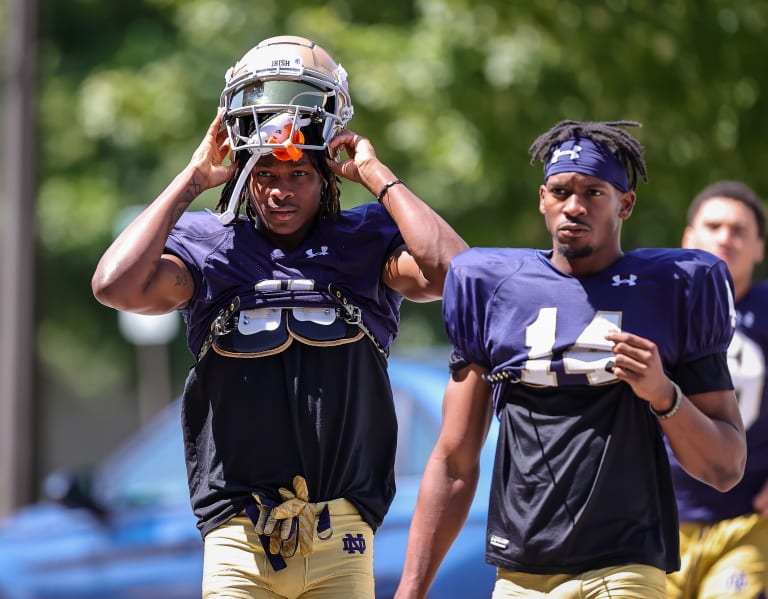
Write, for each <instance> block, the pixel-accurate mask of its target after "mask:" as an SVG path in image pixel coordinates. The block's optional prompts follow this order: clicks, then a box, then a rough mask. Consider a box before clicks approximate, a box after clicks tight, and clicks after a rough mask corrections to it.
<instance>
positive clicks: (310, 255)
mask: <svg viewBox="0 0 768 599" xmlns="http://www.w3.org/2000/svg"><path fill="white" fill-rule="evenodd" d="M306 254H307V258H316V257H317V256H327V255H328V246H327V245H321V246H320V251H319V252H316V251H315V250H314V249H312V248H310V249H308V250H307V251H306Z"/></svg>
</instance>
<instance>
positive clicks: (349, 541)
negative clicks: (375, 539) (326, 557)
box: [343, 533, 365, 555]
mask: <svg viewBox="0 0 768 599" xmlns="http://www.w3.org/2000/svg"><path fill="white" fill-rule="evenodd" d="M343 541H344V549H343V551H346V552H347V553H350V554H351V553H354V552H355V551H357V552H358V553H359V554H360V555H362V554H363V553H365V537H364V536H363V535H362V534H358V535H357V536H356V537H354V536H352V535H351V534H350V533H347V534H346V535H344V539H343Z"/></svg>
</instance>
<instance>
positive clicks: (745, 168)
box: [0, 0, 768, 516]
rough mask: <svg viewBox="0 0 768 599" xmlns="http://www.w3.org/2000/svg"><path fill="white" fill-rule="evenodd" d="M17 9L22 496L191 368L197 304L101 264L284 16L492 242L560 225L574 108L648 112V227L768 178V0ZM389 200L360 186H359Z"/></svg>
mask: <svg viewBox="0 0 768 599" xmlns="http://www.w3.org/2000/svg"><path fill="white" fill-rule="evenodd" d="M0 31H2V32H3V34H4V35H3V45H2V49H1V50H0V51H2V53H3V56H2V58H3V65H4V70H3V77H2V80H0V85H2V92H3V97H4V102H3V109H4V113H5V114H4V128H3V136H4V138H5V139H4V143H3V144H2V146H1V149H0V156H1V157H2V164H3V168H2V171H0V172H2V187H1V188H0V193H1V194H2V195H0V241H1V242H2V246H1V247H2V267H3V271H2V273H1V274H2V276H1V279H0V280H1V281H2V282H1V283H0V284H1V285H2V291H1V292H0V302H2V303H0V325H2V328H1V329H0V336H1V337H2V343H0V364H1V365H2V366H1V367H0V394H1V395H0V516H2V515H4V514H5V513H7V512H8V511H10V510H11V509H12V508H13V507H14V506H16V505H19V504H21V503H26V502H28V501H31V500H34V499H36V498H38V497H39V495H40V493H41V489H40V485H41V482H40V481H41V480H42V477H43V476H44V475H45V474H46V473H48V472H50V471H51V470H53V469H56V468H61V467H69V466H75V465H82V464H88V463H93V462H96V461H97V460H98V459H99V458H100V457H101V456H103V455H104V454H105V453H107V452H108V451H110V450H111V449H112V448H113V447H115V446H116V445H117V444H119V443H120V442H121V441H122V440H123V439H125V438H126V437H127V436H128V435H130V434H131V433H132V432H133V431H135V430H136V429H137V428H138V427H139V426H140V425H141V424H142V423H143V422H144V421H146V420H147V419H148V418H149V417H150V416H151V415H152V414H153V413H155V412H156V411H157V410H159V409H160V408H161V407H162V405H163V404H164V403H167V402H169V401H170V400H171V399H172V398H173V397H174V396H176V395H177V394H178V393H179V392H180V391H181V389H182V385H183V381H184V378H185V376H186V372H187V369H188V368H189V367H190V366H191V364H192V356H191V354H190V353H189V352H188V350H187V348H186V345H185V340H184V335H183V326H181V323H179V321H178V320H177V318H176V315H172V316H170V317H169V318H167V319H159V320H155V321H152V322H151V323H149V324H147V323H146V322H136V321H132V320H131V319H129V318H127V317H125V316H121V315H118V314H117V313H116V312H115V311H113V310H111V309H107V308H105V307H103V306H101V305H100V304H98V303H97V302H96V301H95V300H94V299H93V296H92V294H91V289H90V279H91V275H92V273H93V270H94V267H95V265H96V262H97V261H98V259H99V256H100V255H101V253H102V252H103V250H104V249H105V248H106V246H107V245H108V244H109V243H110V241H111V240H112V239H113V237H114V235H115V233H116V232H117V231H119V230H120V228H121V227H122V226H124V225H125V223H126V222H127V219H129V218H130V215H131V214H133V213H134V212H135V210H136V209H137V208H136V207H137V206H142V205H145V204H147V203H148V202H150V201H151V200H152V199H154V197H155V196H156V195H157V194H158V193H159V192H160V191H161V190H162V189H163V188H164V187H165V185H166V184H167V183H168V182H169V181H170V180H171V179H172V178H173V177H174V175H175V174H176V173H177V172H178V171H179V170H180V169H181V168H182V167H183V166H184V165H185V164H186V162H187V160H188V158H189V157H190V155H191V153H192V152H193V151H194V149H195V148H196V146H197V144H198V142H199V140H200V139H201V138H202V136H203V134H204V132H205V130H206V128H207V125H208V123H209V122H210V120H211V119H212V118H213V116H214V114H215V112H216V108H217V105H218V102H219V94H220V92H221V89H222V87H223V83H224V73H225V72H226V70H227V69H228V68H229V67H230V66H231V65H232V64H233V63H234V62H235V61H236V60H237V59H238V58H239V57H240V56H242V55H243V54H244V53H245V52H246V51H247V50H248V49H249V48H251V47H252V46H253V45H255V44H256V43H257V42H258V41H259V40H261V39H263V38H266V37H269V36H272V35H278V34H295V35H303V36H306V37H309V38H312V39H314V40H316V41H317V42H318V43H320V45H322V46H323V47H324V48H326V49H327V50H328V51H329V52H330V53H331V55H332V56H334V57H335V58H336V60H337V61H338V62H340V63H341V64H342V65H343V66H344V67H345V68H346V69H347V71H348V72H349V81H350V91H351V95H352V99H353V103H354V107H355V117H354V118H353V120H352V123H351V127H352V129H354V130H355V131H357V132H359V133H361V134H364V135H366V136H368V137H370V138H371V139H372V141H373V142H374V144H375V146H376V149H377V152H378V154H379V155H380V157H381V158H382V159H383V160H384V161H385V162H386V163H388V164H389V165H390V166H391V167H392V168H393V170H394V171H395V173H397V175H398V176H399V177H400V178H401V179H403V180H404V181H406V182H407V184H408V186H409V187H410V188H411V189H413V190H414V191H416V192H417V193H418V194H419V195H420V196H421V197H422V198H424V199H425V200H426V201H427V202H429V203H430V204H431V205H432V206H433V207H434V208H436V209H437V210H438V211H439V212H440V213H441V214H442V215H443V216H444V217H445V218H446V219H447V220H448V221H449V222H451V223H452V224H453V225H454V226H455V227H456V228H457V229H458V230H459V232H460V233H462V234H463V235H464V237H465V238H466V240H467V241H468V242H469V243H470V244H471V245H482V246H489V245H512V246H534V247H547V246H548V245H549V243H550V241H549V238H548V236H547V235H546V232H545V230H544V227H543V222H542V218H541V215H540V214H539V213H538V210H537V187H538V185H539V184H540V182H541V172H542V171H541V166H540V165H536V166H531V165H530V164H529V157H528V154H527V149H528V147H529V145H530V143H531V142H532V141H533V139H534V138H535V137H536V136H537V135H538V134H539V133H542V132H543V131H545V130H546V129H548V128H549V127H550V126H552V125H553V124H554V123H555V122H557V121H559V120H562V119H579V120H620V119H629V120H636V121H640V122H642V123H643V128H642V129H639V130H633V131H632V133H633V134H635V135H636V137H638V138H639V139H640V140H641V142H642V143H643V145H644V146H645V149H646V154H647V162H648V169H649V176H650V181H649V183H648V184H647V185H641V186H640V189H639V201H638V204H637V207H636V209H635V213H634V215H633V217H632V218H631V220H630V221H629V222H628V223H627V225H626V226H625V229H624V248H623V249H625V250H630V249H633V248H635V247H640V246H676V245H678V243H679V239H680V234H681V231H682V228H683V226H684V220H685V208H686V206H687V203H688V201H689V199H690V198H691V197H692V196H693V195H694V194H695V193H696V192H698V191H699V190H700V189H701V188H702V187H703V186H704V185H706V184H708V183H710V182H711V181H713V180H715V179H719V178H736V179H743V180H744V181H745V182H747V183H748V184H750V185H751V186H753V187H754V188H755V189H756V190H757V191H758V193H760V194H766V193H768V169H767V168H765V166H764V160H765V156H766V137H767V134H768V119H766V117H765V115H766V114H768V80H767V79H766V76H765V67H764V64H765V60H766V57H767V55H768V3H766V2H762V1H759V0H752V1H748V0H729V1H724V0H675V1H670V2H664V1H651V0H572V1H560V0H529V1H528V2H509V1H508V0H388V1H387V2H371V1H370V0H331V1H327V2H326V1H323V2H321V1H316V0H300V1H299V0H282V1H277V0H258V1H254V0H226V1H225V0H134V1H132V2H107V1H103V0H36V1H33V0H5V4H4V5H2V7H0ZM217 198H218V196H217V193H216V192H213V191H210V192H207V193H206V194H205V195H204V196H203V197H201V198H200V199H198V200H197V201H196V202H195V204H193V208H195V209H204V208H206V207H211V208H212V207H213V205H214V204H215V202H216V200H217ZM371 199H372V198H371V197H370V195H369V194H367V193H366V192H365V191H364V190H363V189H362V188H359V187H356V186H354V185H352V184H349V183H347V184H345V185H343V187H342V203H343V205H344V206H345V207H349V206H352V205H355V204H358V203H360V202H365V201H371ZM760 274H761V275H762V274H764V273H762V272H761V273H760ZM402 320H403V322H402V330H401V335H400V338H399V339H398V340H397V342H396V344H395V351H408V350H409V349H410V348H417V347H422V346H433V345H440V344H443V343H445V336H444V332H443V329H442V324H441V321H440V305H439V303H433V304H427V305H414V304H406V305H405V307H404V309H403V318H402ZM147 390H152V391H153V393H152V394H150V393H148V391H147ZM158 398H160V399H158ZM158 402H159V403H158Z"/></svg>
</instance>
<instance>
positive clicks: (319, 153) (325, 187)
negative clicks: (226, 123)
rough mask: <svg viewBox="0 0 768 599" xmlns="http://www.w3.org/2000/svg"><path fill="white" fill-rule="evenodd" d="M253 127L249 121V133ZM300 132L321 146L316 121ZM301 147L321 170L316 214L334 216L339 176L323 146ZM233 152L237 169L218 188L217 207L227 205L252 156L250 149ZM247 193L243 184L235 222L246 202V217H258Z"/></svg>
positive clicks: (339, 193)
mask: <svg viewBox="0 0 768 599" xmlns="http://www.w3.org/2000/svg"><path fill="white" fill-rule="evenodd" d="M254 130H255V124H254V123H250V125H249V131H248V134H249V135H252V134H253V131H254ZM302 132H303V133H304V134H305V136H306V141H307V144H309V145H315V146H320V145H322V144H323V138H322V134H321V132H320V128H319V126H318V125H317V124H316V123H313V124H312V125H309V126H306V127H304V128H303V129H302ZM303 151H304V153H305V154H306V155H307V156H308V157H309V159H310V161H311V162H312V164H313V165H314V167H315V168H316V169H317V172H318V173H320V177H321V178H322V179H323V184H322V189H321V191H320V210H319V212H318V215H317V216H318V218H324V217H329V218H332V219H335V218H336V217H337V216H338V215H339V213H340V212H341V203H340V199H339V198H340V196H341V191H340V190H339V184H340V180H339V178H338V177H337V176H336V175H334V174H333V171H332V170H331V167H329V166H328V163H327V162H326V158H327V157H328V152H327V151H323V150H303ZM235 156H236V157H235V161H236V162H237V170H236V171H235V174H234V176H233V177H232V178H231V179H230V180H229V181H228V182H227V184H226V185H225V186H224V189H223V190H222V192H221V197H220V198H219V202H218V204H216V209H217V210H219V211H221V212H223V211H224V210H226V209H227V206H228V205H229V201H230V199H231V196H232V192H233V191H234V189H235V185H236V184H237V180H238V178H239V177H240V174H241V173H242V172H243V169H244V168H245V164H246V162H248V159H249V158H250V157H251V155H250V153H249V152H246V151H240V152H237V153H236V155H235ZM250 194H251V192H250V189H249V186H248V185H244V186H243V189H242V191H241V192H240V197H239V198H238V200H237V208H236V209H235V222H236V220H237V216H238V215H239V214H240V208H241V207H242V206H243V205H245V214H246V216H248V219H249V220H250V221H251V222H252V223H254V224H256V218H257V217H256V212H255V211H254V209H253V206H252V204H251V202H250V201H249V198H250Z"/></svg>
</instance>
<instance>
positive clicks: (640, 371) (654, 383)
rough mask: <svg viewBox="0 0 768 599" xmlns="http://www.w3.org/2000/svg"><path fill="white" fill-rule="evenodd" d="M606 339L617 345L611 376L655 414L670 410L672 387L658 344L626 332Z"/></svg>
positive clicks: (614, 348)
mask: <svg viewBox="0 0 768 599" xmlns="http://www.w3.org/2000/svg"><path fill="white" fill-rule="evenodd" d="M605 338H606V339H607V340H608V341H612V342H613V344H614V345H613V353H614V356H615V358H614V360H613V369H612V372H613V374H614V375H615V376H616V378H618V379H619V380H622V381H624V382H626V383H628V384H629V385H630V386H631V387H632V390H633V391H634V392H635V395H637V396H638V397H639V398H641V399H644V400H645V401H647V402H649V403H650V404H651V405H652V406H653V407H654V409H655V410H657V411H659V412H662V411H665V410H667V409H668V408H669V407H670V404H671V402H672V400H673V393H672V386H671V382H670V380H669V379H668V378H667V375H666V374H665V373H664V368H663V367H662V365H661V357H660V356H659V349H658V348H657V347H656V344H655V343H654V342H653V341H651V340H650V339H645V338H643V337H638V336H637V335H633V334H632V333H625V332H617V333H611V334H609V335H606V336H605Z"/></svg>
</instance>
